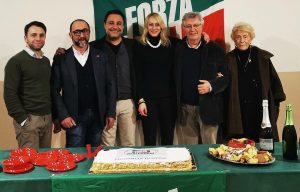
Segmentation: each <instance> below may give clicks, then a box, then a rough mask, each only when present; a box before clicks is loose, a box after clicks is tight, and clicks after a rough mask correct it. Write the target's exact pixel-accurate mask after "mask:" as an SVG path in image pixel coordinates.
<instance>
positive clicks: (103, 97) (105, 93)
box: [51, 47, 116, 126]
mask: <svg viewBox="0 0 300 192" xmlns="http://www.w3.org/2000/svg"><path fill="white" fill-rule="evenodd" d="M89 54H90V56H91V57H92V64H93V69H94V76H95V83H96V88H97V99H98V110H99V115H100V117H99V119H100V120H101V125H102V126H104V125H105V118H106V117H113V118H115V115H116V89H115V81H114V79H113V78H112V75H111V71H110V70H109V68H108V62H107V56H106V55H105V54H104V53H103V52H102V51H100V50H97V49H94V48H92V47H90V53H89ZM61 93H62V94H61ZM51 96H52V100H53V106H54V112H55V115H56V117H57V118H58V120H59V121H62V120H63V119H65V118H67V117H72V118H74V119H75V121H76V120H78V81H77V72H76V63H75V57H74V52H73V49H72V48H69V49H68V50H66V52H65V53H64V54H62V55H57V56H55V57H54V60H53V65H52V74H51Z"/></svg>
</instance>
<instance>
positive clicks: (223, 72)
mask: <svg viewBox="0 0 300 192" xmlns="http://www.w3.org/2000/svg"><path fill="white" fill-rule="evenodd" d="M203 25H204V20H203V18H202V17H201V15H200V14H198V13H194V12H189V13H186V14H185V15H184V16H183V18H182V26H183V30H184V32H185V34H186V37H185V38H184V39H183V40H182V41H181V42H180V43H178V44H177V47H176V51H175V57H176V58H175V74H176V90H177V104H178V106H179V107H178V109H179V110H178V126H177V135H178V142H179V143H180V144H200V143H209V144H210V143H216V140H217V132H218V125H219V124H220V123H221V122H222V120H223V100H222V99H223V98H222V92H223V91H224V90H225V88H226V87H227V85H228V76H227V73H228V69H227V63H226V59H225V52H224V50H223V49H222V48H221V47H219V46H218V45H217V44H216V43H215V42H213V41H209V42H208V43H205V41H204V38H203V37H202V35H201V34H202V29H203ZM218 74H219V75H218Z"/></svg>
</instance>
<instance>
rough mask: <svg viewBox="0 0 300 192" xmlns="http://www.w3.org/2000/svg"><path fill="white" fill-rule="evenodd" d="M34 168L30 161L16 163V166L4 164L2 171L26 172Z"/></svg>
mask: <svg viewBox="0 0 300 192" xmlns="http://www.w3.org/2000/svg"><path fill="white" fill-rule="evenodd" d="M33 168H34V166H33V165H32V164H31V163H24V164H22V165H18V166H11V165H9V166H4V167H3V172H4V173H13V174H16V173H25V172H28V171H30V170H32V169H33Z"/></svg>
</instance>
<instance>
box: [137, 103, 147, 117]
mask: <svg viewBox="0 0 300 192" xmlns="http://www.w3.org/2000/svg"><path fill="white" fill-rule="evenodd" d="M139 113H140V115H141V116H144V117H147V106H146V103H141V104H140V105H139Z"/></svg>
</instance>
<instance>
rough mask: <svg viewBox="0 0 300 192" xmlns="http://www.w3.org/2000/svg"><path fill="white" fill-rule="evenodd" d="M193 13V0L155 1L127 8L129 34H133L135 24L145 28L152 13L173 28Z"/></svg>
mask: <svg viewBox="0 0 300 192" xmlns="http://www.w3.org/2000/svg"><path fill="white" fill-rule="evenodd" d="M176 10H179V14H176ZM191 11H193V8H192V2H191V0H154V1H152V2H151V3H150V2H143V3H141V4H139V5H136V6H131V7H128V8H125V14H126V23H127V34H128V35H130V34H132V25H133V24H138V25H139V26H141V27H142V26H144V20H145V17H147V15H149V14H150V13H152V12H157V13H159V14H160V15H161V17H162V18H163V20H164V22H165V23H166V24H167V25H168V26H169V27H171V26H172V25H174V23H175V22H176V21H180V20H181V18H182V17H183V15H184V14H185V13H187V12H191ZM167 14H169V15H167ZM175 17H176V18H175ZM175 19H176V20H175Z"/></svg>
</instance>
